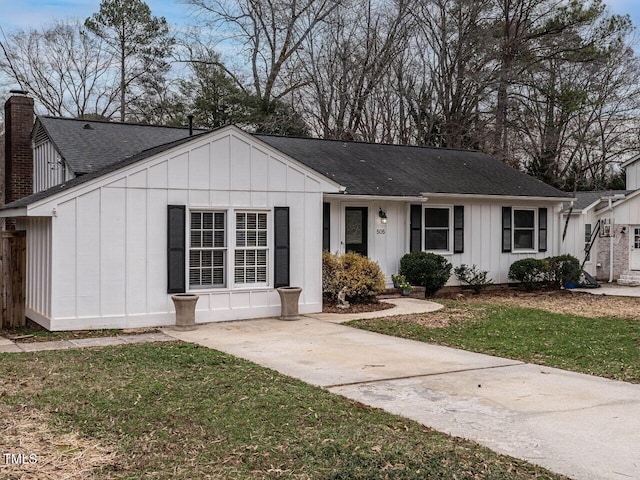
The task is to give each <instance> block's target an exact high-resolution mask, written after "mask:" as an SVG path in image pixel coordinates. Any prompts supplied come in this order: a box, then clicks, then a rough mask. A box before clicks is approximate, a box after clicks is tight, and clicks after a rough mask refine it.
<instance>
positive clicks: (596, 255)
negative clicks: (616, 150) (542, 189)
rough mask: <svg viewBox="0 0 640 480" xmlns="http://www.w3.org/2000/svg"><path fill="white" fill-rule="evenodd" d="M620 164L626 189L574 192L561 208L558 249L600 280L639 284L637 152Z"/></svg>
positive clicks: (639, 180) (639, 182) (639, 173)
mask: <svg viewBox="0 0 640 480" xmlns="http://www.w3.org/2000/svg"><path fill="white" fill-rule="evenodd" d="M622 168H624V169H625V173H626V182H627V185H626V187H627V189H626V190H616V191H613V190H609V191H594V192H577V193H576V201H575V202H574V203H573V205H567V207H566V208H565V209H564V211H563V215H562V216H563V223H565V224H566V227H567V228H566V236H565V238H564V239H563V240H562V250H563V251H565V252H567V253H572V254H573V255H575V256H576V257H578V258H579V259H580V260H581V261H584V269H585V271H587V272H588V273H590V274H591V275H592V276H594V277H596V278H598V279H599V280H601V281H617V282H618V283H620V284H623V285H640V156H636V157H634V158H632V159H630V160H628V161H627V162H625V163H623V164H622ZM611 258H613V262H611V261H610V259H611Z"/></svg>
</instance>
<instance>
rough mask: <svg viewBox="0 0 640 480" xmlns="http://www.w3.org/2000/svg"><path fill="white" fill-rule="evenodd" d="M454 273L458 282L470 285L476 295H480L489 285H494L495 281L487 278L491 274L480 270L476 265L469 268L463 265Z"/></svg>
mask: <svg viewBox="0 0 640 480" xmlns="http://www.w3.org/2000/svg"><path fill="white" fill-rule="evenodd" d="M453 273H455V275H456V277H458V280H460V281H461V282H462V283H464V284H466V285H469V286H470V287H471V288H472V289H473V291H474V292H475V293H480V292H481V291H482V290H484V289H485V288H487V287H488V286H489V285H493V281H492V280H491V279H490V278H487V276H488V274H489V272H488V271H486V270H480V269H479V268H478V267H477V266H476V265H473V266H471V267H469V266H468V265H465V264H464V263H463V264H462V265H460V266H459V267H456V268H455V269H454V271H453Z"/></svg>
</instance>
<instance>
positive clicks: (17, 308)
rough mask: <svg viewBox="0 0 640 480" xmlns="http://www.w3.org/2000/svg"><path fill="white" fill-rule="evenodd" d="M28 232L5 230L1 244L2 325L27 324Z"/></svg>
mask: <svg viewBox="0 0 640 480" xmlns="http://www.w3.org/2000/svg"><path fill="white" fill-rule="evenodd" d="M26 264H27V232H25V231H24V230H18V231H13V230H9V231H3V232H2V242H1V244H0V282H1V285H0V309H1V313H2V317H1V318H0V327H2V328H13V327H24V326H25V323H26V322H25V313H24V307H25V292H26V281H25V280H26V279H25V273H26Z"/></svg>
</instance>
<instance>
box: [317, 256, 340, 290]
mask: <svg viewBox="0 0 640 480" xmlns="http://www.w3.org/2000/svg"><path fill="white" fill-rule="evenodd" d="M339 268H340V262H339V255H338V254H337V253H335V254H334V253H329V252H327V251H326V250H323V252H322V293H323V294H324V295H325V296H326V297H327V298H329V299H333V300H335V299H337V298H338V293H339V292H340V289H341V288H342V287H341V286H340V279H339V278H338V270H339Z"/></svg>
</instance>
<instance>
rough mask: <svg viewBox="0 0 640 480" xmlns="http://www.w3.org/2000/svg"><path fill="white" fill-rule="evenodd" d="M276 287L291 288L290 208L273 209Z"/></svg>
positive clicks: (274, 281) (274, 280)
mask: <svg viewBox="0 0 640 480" xmlns="http://www.w3.org/2000/svg"><path fill="white" fill-rule="evenodd" d="M273 212H274V213H273V232H274V233H273V236H274V242H273V243H274V254H273V256H274V258H273V263H274V272H273V285H274V287H276V288H278V287H288V286H289V261H290V258H289V207H275V208H274V209H273Z"/></svg>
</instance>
